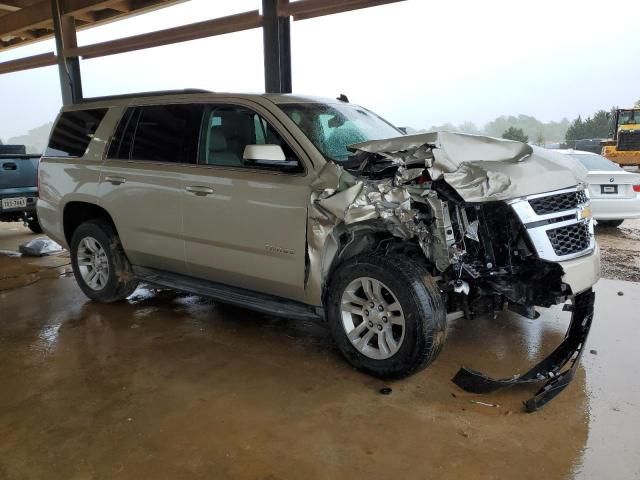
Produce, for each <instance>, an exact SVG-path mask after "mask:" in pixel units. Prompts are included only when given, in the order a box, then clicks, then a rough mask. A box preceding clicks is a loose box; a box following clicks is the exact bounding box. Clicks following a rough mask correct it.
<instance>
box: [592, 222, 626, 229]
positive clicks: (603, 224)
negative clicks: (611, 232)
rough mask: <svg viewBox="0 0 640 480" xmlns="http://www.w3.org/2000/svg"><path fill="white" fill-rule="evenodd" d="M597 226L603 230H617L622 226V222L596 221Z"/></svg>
mask: <svg viewBox="0 0 640 480" xmlns="http://www.w3.org/2000/svg"><path fill="white" fill-rule="evenodd" d="M597 222H598V225H600V226H601V227H603V228H617V227H619V226H620V225H622V222H624V220H598V221H597Z"/></svg>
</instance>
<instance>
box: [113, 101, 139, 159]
mask: <svg viewBox="0 0 640 480" xmlns="http://www.w3.org/2000/svg"><path fill="white" fill-rule="evenodd" d="M139 115H140V110H139V109H136V108H129V109H127V111H126V113H125V114H124V115H123V116H122V118H121V119H120V122H119V123H118V128H117V129H116V133H115V135H114V136H113V138H112V139H111V143H110V144H109V152H108V153H107V158H121V159H125V160H128V159H129V156H130V155H131V141H132V140H133V134H134V133H135V130H136V125H137V123H138V117H139Z"/></svg>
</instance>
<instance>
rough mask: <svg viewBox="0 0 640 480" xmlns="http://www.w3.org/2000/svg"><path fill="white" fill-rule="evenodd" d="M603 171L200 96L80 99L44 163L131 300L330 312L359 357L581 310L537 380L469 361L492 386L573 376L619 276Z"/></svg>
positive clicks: (62, 220) (112, 294)
mask: <svg viewBox="0 0 640 480" xmlns="http://www.w3.org/2000/svg"><path fill="white" fill-rule="evenodd" d="M585 174H586V172H584V171H583V170H582V167H580V166H579V165H577V164H576V165H574V164H569V163H568V162H567V160H566V159H565V158H564V157H561V156H559V155H558V154H557V153H554V152H552V151H548V150H544V149H540V148H537V147H532V146H530V145H527V144H523V143H519V142H512V141H508V140H501V139H494V138H488V137H482V136H473V135H463V134H456V133H449V132H432V133H425V134H416V135H404V134H403V133H402V132H401V131H400V130H398V129H397V128H396V127H394V126H393V125H391V124H390V123H389V122H387V121H385V120H383V119H382V118H380V117H379V116H377V115H375V114H374V113H372V112H371V111H369V110H367V109H365V108H363V107H360V106H357V105H353V104H350V103H348V101H347V99H346V97H343V96H341V97H340V99H339V100H332V99H318V98H313V97H301V96H294V95H275V94H265V95H245V94H214V93H210V92H206V91H196V90H185V91H177V92H160V93H152V94H138V95H125V96H115V97H102V98H96V99H92V100H91V101H87V102H84V103H81V104H79V105H74V106H69V107H64V108H63V109H62V112H61V113H60V115H59V117H58V119H57V121H56V124H55V127H54V129H53V131H52V134H51V138H50V142H49V145H48V148H47V151H46V153H45V155H44V156H43V158H42V161H41V163H40V170H39V179H40V198H39V200H38V204H37V209H38V218H39V219H40V223H41V225H42V228H43V229H44V231H45V232H46V233H47V234H48V235H49V236H50V237H51V238H53V239H54V240H56V241H57V242H59V243H61V244H63V245H66V246H68V248H69V250H70V252H71V259H72V264H73V270H74V273H75V277H76V280H77V282H78V285H79V286H80V288H81V289H82V290H83V292H84V293H85V294H86V295H87V296H88V297H89V298H90V299H92V300H95V301H99V302H115V301H118V300H122V299H124V298H126V297H127V296H128V295H130V294H131V293H132V292H133V291H134V290H135V288H136V286H137V285H138V283H139V282H140V281H143V282H147V283H152V284H157V285H161V286H165V287H169V288H174V289H178V290H183V291H188V292H192V293H195V294H199V295H203V296H208V297H212V298H214V299H216V300H218V301H221V302H227V303H231V304H236V305H241V306H244V307H246V308H249V309H253V310H257V311H260V312H265V313H269V314H275V315H280V316H284V317H288V318H293V319H318V320H323V321H324V320H326V321H327V322H328V324H329V326H330V328H331V331H332V333H333V336H334V338H335V342H336V344H337V346H338V347H339V349H340V351H341V352H342V353H343V355H344V356H345V357H346V359H347V360H348V361H349V362H350V363H351V364H352V365H353V366H355V367H356V368H359V369H361V370H364V371H366V372H369V373H371V374H374V375H377V376H380V377H388V378H398V377H403V376H407V375H409V374H412V373H414V372H416V371H417V370H419V369H421V368H423V367H425V366H427V365H428V364H429V363H430V362H432V361H433V360H434V359H435V358H436V356H437V355H438V353H439V352H440V350H441V349H442V346H443V344H444V341H445V331H446V324H447V321H452V320H454V319H457V318H461V317H465V318H467V319H470V318H472V317H473V316H475V315H481V314H487V313H489V314H493V315H495V316H496V317H497V316H498V314H499V313H500V312H501V311H502V310H504V309H510V310H512V311H514V312H516V313H518V314H520V315H522V316H524V317H527V318H536V317H537V316H538V315H539V314H538V312H537V311H536V307H543V308H546V307H551V306H552V305H557V304H564V309H565V310H567V311H569V312H571V322H570V326H569V330H568V333H567V336H566V338H565V341H564V342H563V343H562V344H561V345H560V346H559V347H558V348H557V349H556V350H555V351H554V352H553V353H552V354H551V355H550V356H549V357H547V358H546V359H545V360H544V361H543V362H541V363H540V364H538V365H536V366H534V367H533V368H532V369H531V370H530V371H529V372H526V373H525V374H523V375H519V376H515V377H512V378H508V379H492V378H490V377H488V376H486V375H483V374H481V373H478V372H476V371H473V370H470V369H467V368H464V367H463V368H461V369H460V371H459V372H458V373H457V374H456V376H455V377H454V379H453V381H454V382H455V383H456V384H458V385H459V386H460V387H461V388H464V389H466V390H469V391H474V392H489V391H493V390H496V389H498V388H501V387H504V386H508V385H512V384H514V383H526V382H531V383H534V382H542V383H543V386H542V388H541V389H540V390H539V392H538V393H537V394H536V395H535V396H534V397H533V398H532V399H530V400H529V401H528V402H527V408H528V409H529V410H535V409H536V408H539V407H540V406H541V405H542V404H544V403H545V402H547V401H548V400H549V399H551V398H553V396H555V395H557V393H558V392H559V391H561V390H562V389H563V388H564V387H565V386H566V385H567V384H568V383H569V381H570V380H571V378H572V377H573V375H574V373H575V370H576V366H577V363H578V360H579V358H580V355H581V354H582V349H583V346H584V341H585V340H586V337H587V334H588V332H589V327H590V324H591V318H592V315H593V301H594V294H593V292H592V290H591V287H592V285H593V284H594V283H595V282H596V281H597V280H598V278H599V251H598V246H597V244H596V243H595V240H594V236H593V222H592V219H591V215H590V208H589V196H588V191H587V190H586V189H585V184H584V176H585Z"/></svg>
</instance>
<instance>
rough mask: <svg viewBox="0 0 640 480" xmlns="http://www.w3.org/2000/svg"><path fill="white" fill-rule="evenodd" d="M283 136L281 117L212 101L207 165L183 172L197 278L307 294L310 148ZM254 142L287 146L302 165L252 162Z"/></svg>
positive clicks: (203, 153)
mask: <svg viewBox="0 0 640 480" xmlns="http://www.w3.org/2000/svg"><path fill="white" fill-rule="evenodd" d="M256 109H258V110H256ZM283 135H286V133H285V131H284V129H283V128H282V127H281V126H279V124H278V123H277V120H276V119H275V118H274V117H273V116H272V115H270V113H269V112H268V111H266V110H264V109H260V108H259V107H258V106H254V107H251V108H250V107H249V106H247V105H244V106H243V105H237V104H233V105H231V104H213V105H208V106H207V108H206V110H205V116H204V121H203V128H202V131H201V135H200V138H201V141H200V155H199V163H198V165H197V166H194V167H192V168H191V169H190V171H189V173H187V174H185V175H184V177H183V198H184V200H183V209H184V236H185V244H186V259H187V265H188V268H189V272H190V274H191V275H192V276H195V277H198V278H203V279H207V280H212V281H216V282H220V283H224V284H227V285H234V286H237V287H242V288H245V289H249V290H255V291H260V292H265V293H270V294H274V295H279V296H282V297H286V298H291V299H295V300H302V299H303V298H304V279H305V258H306V255H305V246H306V220H307V204H308V202H309V196H310V185H309V183H310V182H309V178H310V177H309V176H307V173H306V172H307V169H306V167H305V164H304V161H305V160H304V159H303V156H304V152H302V150H301V149H300V147H299V146H298V145H297V144H294V142H295V140H294V139H293V138H292V137H288V140H285V139H284V137H283ZM250 144H278V145H281V146H282V148H283V150H284V151H285V155H286V156H287V159H295V160H297V161H298V167H296V168H294V169H293V170H292V169H287V170H278V169H266V168H258V167H256V166H255V165H250V164H248V163H247V162H245V161H244V160H243V158H242V156H243V152H244V148H245V146H246V145H250Z"/></svg>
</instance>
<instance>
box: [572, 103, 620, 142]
mask: <svg viewBox="0 0 640 480" xmlns="http://www.w3.org/2000/svg"><path fill="white" fill-rule="evenodd" d="M611 118H612V117H611V113H610V112H607V111H606V110H598V111H597V112H596V113H594V114H593V117H587V118H586V119H584V120H582V117H581V116H580V115H578V118H576V119H575V120H574V121H573V122H572V123H571V125H570V126H569V129H568V130H567V134H566V136H565V140H566V141H567V142H570V141H574V140H582V139H585V138H606V137H608V136H609V131H610V129H611Z"/></svg>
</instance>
